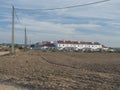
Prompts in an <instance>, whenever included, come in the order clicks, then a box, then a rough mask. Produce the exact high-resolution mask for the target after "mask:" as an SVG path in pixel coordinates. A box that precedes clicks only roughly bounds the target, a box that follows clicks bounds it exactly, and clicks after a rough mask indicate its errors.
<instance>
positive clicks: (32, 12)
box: [0, 0, 120, 47]
mask: <svg viewBox="0 0 120 90" xmlns="http://www.w3.org/2000/svg"><path fill="white" fill-rule="evenodd" d="M97 1H102V0H0V3H1V5H0V43H11V34H12V33H11V31H12V30H11V29H12V5H14V7H15V43H24V29H25V27H26V30H27V38H28V43H30V42H31V43H36V42H40V41H45V40H48V41H51V40H52V41H54V40H79V41H91V42H100V43H101V44H104V45H105V46H108V47H120V10H119V9H120V0H110V1H108V2H104V3H99V4H94V5H88V6H83V7H76V8H69V9H60V10H51V11H47V10H39V9H49V8H61V7H67V6H73V5H81V4H87V3H92V2H97ZM26 9H29V10H26Z"/></svg>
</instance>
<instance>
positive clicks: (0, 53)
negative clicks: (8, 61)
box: [0, 51, 10, 56]
mask: <svg viewBox="0 0 120 90" xmlns="http://www.w3.org/2000/svg"><path fill="white" fill-rule="evenodd" d="M9 53H10V52H9V51H6V52H0V56H2V55H6V54H9Z"/></svg>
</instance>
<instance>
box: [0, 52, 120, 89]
mask: <svg viewBox="0 0 120 90" xmlns="http://www.w3.org/2000/svg"><path fill="white" fill-rule="evenodd" d="M0 79H1V80H3V81H4V80H5V81H6V82H8V83H15V84H17V85H20V86H24V87H28V88H29V90H30V89H31V90H120V53H80V52H50V51H48V52H42V51H28V52H18V53H17V54H16V55H12V56H11V55H10V56H4V57H0ZM0 90H1V89H0Z"/></svg>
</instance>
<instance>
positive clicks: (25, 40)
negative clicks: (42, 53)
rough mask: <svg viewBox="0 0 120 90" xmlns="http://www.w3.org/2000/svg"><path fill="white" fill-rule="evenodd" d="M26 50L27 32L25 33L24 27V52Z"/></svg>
mask: <svg viewBox="0 0 120 90" xmlns="http://www.w3.org/2000/svg"><path fill="white" fill-rule="evenodd" d="M26 49H27V32H26V27H25V42H24V50H25V51H26Z"/></svg>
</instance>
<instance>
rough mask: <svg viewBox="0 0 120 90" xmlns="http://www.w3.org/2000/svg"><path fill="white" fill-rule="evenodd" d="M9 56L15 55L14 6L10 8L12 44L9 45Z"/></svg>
mask: <svg viewBox="0 0 120 90" xmlns="http://www.w3.org/2000/svg"><path fill="white" fill-rule="evenodd" d="M11 54H15V47H14V6H12V44H11Z"/></svg>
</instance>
